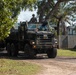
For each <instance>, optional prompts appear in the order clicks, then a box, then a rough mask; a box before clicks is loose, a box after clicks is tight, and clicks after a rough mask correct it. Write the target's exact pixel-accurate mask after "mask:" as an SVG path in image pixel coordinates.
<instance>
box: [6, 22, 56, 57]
mask: <svg viewBox="0 0 76 75" xmlns="http://www.w3.org/2000/svg"><path fill="white" fill-rule="evenodd" d="M41 27H42V24H40V23H36V24H33V23H26V22H22V23H20V25H19V26H18V28H16V29H15V28H12V29H11V32H10V35H9V36H8V37H7V38H6V50H7V52H8V55H9V56H17V55H18V52H19V51H24V55H25V56H26V57H29V58H32V57H35V56H36V55H37V54H43V53H46V54H47V56H48V57H49V58H55V57H56V55H57V40H56V39H55V37H54V34H53V33H52V32H51V31H50V27H49V25H46V27H45V28H42V29H41Z"/></svg>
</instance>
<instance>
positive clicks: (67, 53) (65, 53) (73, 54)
mask: <svg viewBox="0 0 76 75" xmlns="http://www.w3.org/2000/svg"><path fill="white" fill-rule="evenodd" d="M57 55H58V56H65V57H66V56H67V57H76V50H67V49H58V54H57Z"/></svg>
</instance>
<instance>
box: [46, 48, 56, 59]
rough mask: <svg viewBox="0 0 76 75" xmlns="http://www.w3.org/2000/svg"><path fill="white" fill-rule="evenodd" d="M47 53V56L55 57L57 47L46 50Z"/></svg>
mask: <svg viewBox="0 0 76 75" xmlns="http://www.w3.org/2000/svg"><path fill="white" fill-rule="evenodd" d="M47 55H48V58H55V57H56V56H57V49H56V48H52V49H51V50H48V52H47Z"/></svg>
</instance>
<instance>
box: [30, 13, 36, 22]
mask: <svg viewBox="0 0 76 75" xmlns="http://www.w3.org/2000/svg"><path fill="white" fill-rule="evenodd" d="M30 22H31V23H36V22H37V19H36V17H35V14H32V18H31V19H30Z"/></svg>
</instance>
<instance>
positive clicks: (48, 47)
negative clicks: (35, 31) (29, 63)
mask: <svg viewBox="0 0 76 75" xmlns="http://www.w3.org/2000/svg"><path fill="white" fill-rule="evenodd" d="M32 48H33V49H51V48H57V45H33V46H32Z"/></svg>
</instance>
